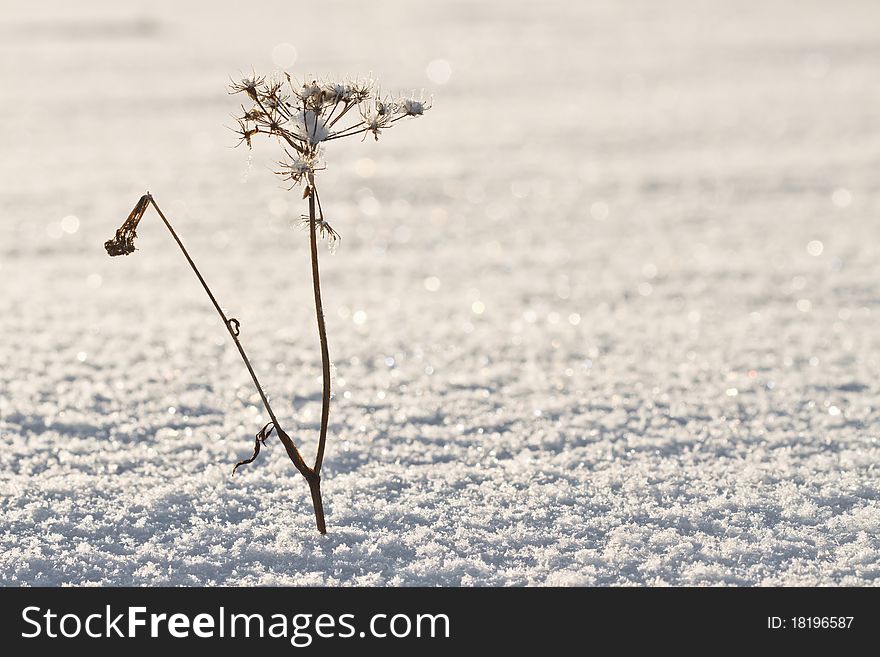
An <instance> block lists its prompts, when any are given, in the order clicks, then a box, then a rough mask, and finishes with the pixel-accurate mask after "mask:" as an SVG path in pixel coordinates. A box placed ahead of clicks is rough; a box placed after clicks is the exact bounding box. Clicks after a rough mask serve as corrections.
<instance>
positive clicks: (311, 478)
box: [146, 192, 330, 534]
mask: <svg viewBox="0 0 880 657" xmlns="http://www.w3.org/2000/svg"><path fill="white" fill-rule="evenodd" d="M146 196H147V197H148V198H149V199H150V203H152V205H153V207H154V208H155V209H156V212H158V213H159V217H161V219H162V221H163V223H164V224H165V227H166V228H168V231H169V232H170V233H171V236H172V237H173V238H174V241H175V242H177V246H179V247H180V250H181V252H183V255H184V257H185V258H186V261H187V262H188V263H189V266H190V267H191V268H192V270H193V272H194V273H195V275H196V277H198V279H199V282H200V283H201V284H202V287H203V288H204V290H205V293H206V294H207V295H208V298H209V299H210V300H211V303H212V304H214V309H215V310H216V311H217V314H219V315H220V318H221V319H222V320H223V324H224V326H226V330H227V331H229V335H230V336H231V337H232V341H233V342H235V346H236V347H238V353H239V354H240V355H241V359H242V360H243V361H244V364H245V366H246V367H247V370H248V372H249V373H250V375H251V379H252V380H253V382H254V386H256V388H257V392H259V393H260V398H261V399H262V400H263V406H265V408H266V412H267V413H268V414H269V417H270V418H271V419H272V423H273V424H274V425H275V432H276V433H277V434H278V438H279V439H280V440H281V443H282V444H283V445H284V449H285V450H286V451H287V455H288V457H289V458H290V460H291V461H292V462H293V465H294V466H295V467H296V469H297V470H299V472H300V474H302V476H303V477H305V479H306V481H307V482H308V484H309V490H310V491H311V494H312V504H313V505H314V507H315V522H316V524H317V526H318V531H319V532H321V533H322V534H326V533H327V527H326V524H325V522H324V505H323V502H322V501H321V477H320V475H319V471H320V461H318V462H317V463H316V467H315V468H310V467H309V466H308V465H306V462H305V461H304V460H303V457H302V455H301V454H300V452H299V450H298V449H297V447H296V444H295V443H294V442H293V440H292V439H291V438H290V436H288V435H287V433H286V432H285V431H284V430H283V429H282V428H281V426H280V425H279V424H278V418H276V417H275V413H274V411H273V410H272V407H271V406H270V404H269V400H268V399H267V398H266V393H265V392H264V391H263V386H261V385H260V381H259V380H258V379H257V375H256V373H255V372H254V368H253V367H252V366H251V362H250V359H248V357H247V354H246V353H245V351H244V347H243V346H242V345H241V341H240V340H239V339H238V331H239V323H238V320H237V319H234V318H233V319H230V318H229V317H227V316H226V313H224V312H223V309H222V308H221V307H220V304H219V303H217V299H216V298H215V297H214V294H213V293H212V292H211V289H210V288H209V287H208V284H207V283H206V282H205V279H204V277H203V276H202V273H201V272H200V271H199V269H198V267H196V263H195V262H193V259H192V258H191V257H190V255H189V252H188V251H187V250H186V247H185V246H184V245H183V242H182V241H181V240H180V238H179V237H178V236H177V232H175V230H174V228H173V227H172V226H171V222H170V221H168V219H167V218H166V217H165V214H164V213H163V212H162V210H161V209H160V208H159V206H158V204H157V203H156V201H155V199H154V198H153V197H152V195H151V194H150V193H149V192H147V194H146ZM312 205H313V202H312ZM312 209H313V208H312ZM314 229H315V223H314V211H313V212H312V236H313V237H314ZM313 246H314V242H313ZM316 257H317V254H316V252H315V251H314V249H313V251H312V258H313V259H312V262H313V264H314V266H315V269H314V271H315V273H316V275H317V260H316V259H315V258H316ZM316 281H317V279H316ZM316 284H317V283H316ZM316 289H317V288H316ZM316 303H317V304H318V307H319V308H320V303H321V297H320V293H318V296H317V297H316ZM319 323H320V326H321V335H322V346H323V352H322V353H324V354H325V363H326V364H327V365H326V369H325V379H324V384H325V385H324V387H325V397H326V403H329V401H330V399H329V390H330V379H329V373H330V370H329V356H326V354H327V351H326V338H325V337H324V333H323V315H321V316H320V322H319ZM326 408H327V406H326V404H325V409H326ZM322 417H323V418H324V419H323V426H324V430H322V432H321V442H320V444H319V455H320V458H322V457H323V453H324V449H323V446H324V437H325V435H326V418H327V411H326V410H325V412H324V415H323V416H322Z"/></svg>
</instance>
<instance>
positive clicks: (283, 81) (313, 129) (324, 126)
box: [229, 73, 431, 249]
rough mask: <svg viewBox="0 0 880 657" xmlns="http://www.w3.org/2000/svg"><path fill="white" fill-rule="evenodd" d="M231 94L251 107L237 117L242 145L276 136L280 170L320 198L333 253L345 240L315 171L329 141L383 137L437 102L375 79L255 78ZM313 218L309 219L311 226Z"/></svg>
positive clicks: (320, 223) (321, 227)
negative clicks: (386, 91)
mask: <svg viewBox="0 0 880 657" xmlns="http://www.w3.org/2000/svg"><path fill="white" fill-rule="evenodd" d="M229 89H230V93H231V94H243V95H244V96H246V97H247V98H248V101H249V102H248V103H246V104H243V105H242V106H241V114H240V115H239V116H237V117H236V120H237V121H238V129H237V130H236V133H237V134H238V136H239V143H245V144H247V145H248V148H252V147H253V138H254V137H256V136H257V135H269V136H271V137H275V138H276V139H277V140H278V141H279V142H280V144H281V146H282V147H283V149H284V154H285V158H284V159H282V160H281V161H280V162H279V163H278V167H279V168H278V170H277V171H276V172H275V173H277V174H278V175H279V176H281V177H282V178H283V179H285V180H289V181H290V182H291V183H293V186H296V185H299V184H301V183H302V184H303V185H304V187H305V190H304V194H303V198H306V197H309V196H314V199H315V201H317V206H318V216H317V217H316V218H315V228H316V229H317V230H318V231H319V232H320V234H321V236H322V237H324V238H326V239H327V242H328V244H329V246H330V248H331V249H333V248H334V246H335V243H336V242H337V241H338V239H339V234H338V233H337V232H336V231H335V230H333V228H332V227H331V226H330V224H328V223H327V221H326V220H325V219H324V211H323V208H322V207H321V199H320V197H319V196H318V190H317V188H316V187H315V172H316V171H318V170H320V169H322V168H324V167H323V166H322V162H323V155H324V153H323V150H324V146H325V144H327V142H331V141H333V140H335V139H342V138H343V137H354V136H356V135H361V140H362V141H363V139H366V137H367V135H372V136H373V139H375V140H376V141H378V140H379V135H380V134H382V131H383V130H385V129H386V128H390V127H391V126H393V125H394V124H395V123H397V122H398V121H400V120H402V119H405V118H409V117H417V116H421V115H422V114H424V113H425V112H426V111H427V110H428V109H430V108H431V101H430V100H425V99H424V98H415V96H413V97H410V98H407V97H395V96H391V95H383V94H382V92H381V91H380V89H379V87H378V85H376V83H375V82H374V81H373V80H343V81H337V80H317V79H314V78H306V79H305V80H303V81H302V82H298V81H296V80H295V79H294V78H292V77H291V76H290V75H289V74H287V73H285V74H284V76H283V78H282V77H277V76H274V77H270V78H266V77H264V76H258V75H252V76H250V77H246V78H243V79H242V80H241V81H239V82H233V83H232V84H231V85H230V87H229ZM309 221H310V218H309V217H305V222H304V223H305V224H306V225H308V222H309Z"/></svg>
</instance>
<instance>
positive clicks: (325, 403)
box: [309, 174, 330, 497]
mask: <svg viewBox="0 0 880 657" xmlns="http://www.w3.org/2000/svg"><path fill="white" fill-rule="evenodd" d="M309 186H310V189H309V244H310V246H311V254H312V286H313V287H314V290H315V316H316V317H317V319H318V337H319V338H320V341H321V366H322V370H323V378H324V390H323V394H322V398H321V436H320V438H319V439H318V453H317V455H316V456H315V468H314V470H315V474H320V472H321V465H322V464H323V463H324V447H325V445H326V444H327V423H328V420H329V419H330V350H329V349H328V347H327V328H326V326H325V325H324V307H323V305H322V304H321V275H320V273H319V271H318V236H317V226H316V223H317V222H316V218H315V197H316V195H317V191H316V189H315V176H314V175H313V174H312V175H309ZM313 492H314V491H313ZM318 495H319V497H320V491H319V493H318Z"/></svg>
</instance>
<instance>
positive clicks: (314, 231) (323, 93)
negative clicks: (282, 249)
mask: <svg viewBox="0 0 880 657" xmlns="http://www.w3.org/2000/svg"><path fill="white" fill-rule="evenodd" d="M230 93H232V94H244V95H245V96H246V97H247V98H248V99H249V102H248V105H249V106H248V107H246V106H245V105H242V107H241V115H240V116H238V117H236V118H237V121H238V129H237V130H236V132H237V134H238V135H239V138H240V143H245V144H247V145H248V147H252V145H253V138H254V137H256V136H258V135H267V136H270V137H274V138H275V139H276V140H277V141H278V143H279V144H280V145H281V147H282V150H283V152H284V157H283V159H282V160H281V161H279V162H278V167H279V170H278V171H277V173H278V175H280V176H281V177H282V178H283V179H285V180H287V181H290V182H291V183H292V185H291V189H293V188H294V187H296V186H297V185H302V186H303V199H308V208H309V213H308V215H303V225H304V226H306V225H307V226H308V229H309V244H310V254H311V264H312V287H313V291H314V297H315V316H316V318H317V323H318V337H319V340H320V345H321V364H322V371H323V391H322V404H321V427H320V435H319V438H318V448H317V454H316V456H315V464H314V465H313V466H311V467H310V466H309V465H308V464H307V463H306V462H305V460H304V459H303V457H302V455H301V453H300V451H299V449H298V448H297V446H296V444H295V443H294V441H293V440H292V439H291V438H290V436H289V435H288V434H287V433H286V432H285V431H284V430H283V429H282V428H281V425H280V424H279V422H278V418H277V417H276V416H275V413H274V412H273V410H272V407H271V406H270V404H269V400H268V399H267V398H266V395H265V393H264V391H263V387H262V386H261V385H260V382H259V380H258V379H257V375H256V373H255V372H254V369H253V367H252V366H251V363H250V360H249V359H248V357H247V354H246V353H245V350H244V347H242V344H241V341H240V340H239V332H240V323H239V321H238V320H237V319H235V318H230V317H227V316H226V313H224V312H223V310H222V309H221V308H220V305H219V304H218V303H217V300H216V299H215V297H214V295H213V293H212V292H211V290H210V288H209V287H208V285H207V283H206V282H205V279H204V278H203V277H202V274H201V273H200V272H199V270H198V268H197V267H196V265H195V263H194V262H193V260H192V258H191V257H190V255H189V253H188V252H187V250H186V248H185V247H184V245H183V242H181V241H180V238H179V237H178V236H177V233H176V232H175V230H174V228H173V227H172V226H171V223H170V222H169V221H168V219H167V218H166V217H165V214H164V213H163V212H162V210H161V209H159V206H158V205H157V204H156V201H155V200H154V199H153V197H152V195H150V193H149V192H147V193H146V194H145V195H144V196H142V197H141V198H140V200H139V201H138V202H137V204H136V205H135V207H134V209H133V210H132V211H131V213H130V214H129V216H128V218H127V219H126V220H125V223H123V225H122V226H121V227H120V228H119V230H117V231H116V235H115V236H114V238H113V239H111V240H108V241H107V242H105V243H104V248H105V249H106V250H107V253H108V254H110V255H111V256H118V255H129V254H131V253H133V252H134V251H135V246H134V240H135V237H136V236H137V227H138V223H139V222H140V220H141V219H142V218H143V216H144V213H145V212H146V211H147V208H148V207H149V206H150V205H152V206H153V207H154V208H155V209H156V212H157V213H158V214H159V217H160V218H161V219H162V221H163V222H164V224H165V226H166V227H167V228H168V230H169V232H170V233H171V235H172V237H173V238H174V240H175V241H176V242H177V245H178V246H179V247H180V250H181V251H182V252H183V255H184V256H185V257H186V260H187V262H188V263H189V265H190V267H192V270H193V272H194V273H195V274H196V276H197V277H198V279H199V282H200V283H201V284H202V287H203V288H204V290H205V292H206V293H207V295H208V297H209V298H210V300H211V303H212V304H213V305H214V308H215V309H216V310H217V313H218V314H219V315H220V318H221V319H222V320H223V324H224V325H225V326H226V329H227V330H228V331H229V335H230V336H231V337H232V340H233V342H234V343H235V346H236V347H237V348H238V352H239V354H240V355H241V358H242V360H243V361H244V364H245V366H246V367H247V369H248V372H249V373H250V375H251V379H252V380H253V382H254V385H255V386H256V388H257V391H258V392H259V394H260V398H261V399H262V401H263V406H265V408H266V412H267V413H268V414H269V418H270V420H271V421H270V422H268V423H266V425H265V426H263V428H262V429H260V431H258V432H257V434H256V436H255V438H254V452H253V455H252V456H251V457H250V458H248V459H244V460H242V461H239V462H238V463H236V465H235V467H234V468H233V470H232V472H233V474H235V471H236V470H237V469H238V468H239V466H242V465H245V464H248V463H252V462H253V461H254V460H255V459H256V458H257V456H258V455H259V453H260V447H261V446H262V445H265V443H266V440H267V439H268V438H269V437H270V436H271V435H272V433H273V431H274V432H275V434H276V435H277V436H278V438H279V440H280V441H281V443H282V444H283V445H284V448H285V450H286V451H287V455H288V457H289V458H290V460H291V461H292V462H293V465H294V467H296V469H297V470H298V471H299V472H300V474H302V476H303V477H304V478H305V479H306V481H307V482H308V484H309V489H310V492H311V496H312V504H313V505H314V508H315V521H316V524H317V526H318V531H319V532H321V533H322V534H324V533H326V531H327V528H326V522H325V519H324V506H323V501H322V497H321V466H322V465H323V463H324V451H325V447H326V444H327V427H328V422H329V417H330V352H329V348H328V346H327V331H326V326H325V323H324V311H323V307H322V304H321V281H320V272H319V269H318V246H317V243H318V235H319V234H320V236H321V237H322V238H325V239H326V240H327V242H328V244H329V245H330V246H331V247H332V246H334V245H335V244H336V243H337V242H338V240H339V234H338V233H337V232H336V231H335V230H334V229H333V228H332V227H331V226H330V224H329V223H327V220H326V219H325V217H324V210H323V207H322V206H321V198H320V196H319V194H318V188H317V186H316V183H315V178H316V172H318V171H320V170H321V169H323V168H324V167H323V164H322V162H323V157H324V152H323V151H324V146H325V144H326V143H327V142H330V141H333V140H336V139H342V138H343V137H353V136H356V135H362V140H363V139H365V138H366V137H367V136H368V135H372V136H373V138H374V139H375V140H378V139H379V135H380V134H381V133H382V131H383V130H385V129H386V128H390V127H391V126H393V125H394V124H395V123H397V122H398V121H400V120H402V119H405V118H408V117H417V116H421V115H422V114H424V112H425V111H427V110H428V109H430V106H431V103H430V101H426V100H424V99H423V98H418V99H417V98H415V96H412V97H410V98H406V97H392V96H387V95H383V94H382V93H381V91H380V90H379V88H378V86H377V85H376V84H375V83H374V82H373V81H372V80H348V81H342V82H338V81H332V80H315V79H306V81H304V82H303V83H302V84H300V83H298V82H296V81H294V79H293V78H292V77H291V76H290V75H289V74H284V75H283V78H282V77H277V76H272V77H270V78H268V79H267V78H265V77H260V76H257V75H253V76H251V77H248V78H244V79H242V80H241V81H240V82H234V83H233V84H232V85H231V86H230Z"/></svg>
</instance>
